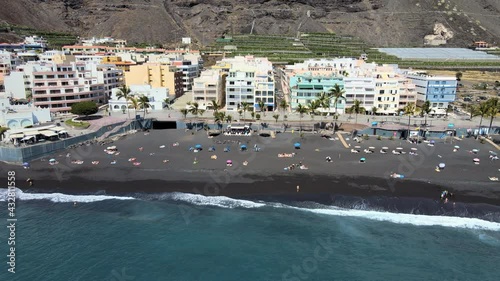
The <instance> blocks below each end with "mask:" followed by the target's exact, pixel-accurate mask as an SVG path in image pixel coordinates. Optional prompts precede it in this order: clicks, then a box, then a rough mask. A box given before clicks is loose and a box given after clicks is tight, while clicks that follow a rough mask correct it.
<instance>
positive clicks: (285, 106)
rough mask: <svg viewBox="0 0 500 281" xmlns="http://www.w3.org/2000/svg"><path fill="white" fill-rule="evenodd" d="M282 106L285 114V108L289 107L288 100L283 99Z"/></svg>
mask: <svg viewBox="0 0 500 281" xmlns="http://www.w3.org/2000/svg"><path fill="white" fill-rule="evenodd" d="M280 108H281V110H283V114H285V110H287V109H288V103H287V102H286V100H281V102H280Z"/></svg>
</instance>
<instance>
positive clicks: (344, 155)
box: [1, 130, 500, 206]
mask: <svg viewBox="0 0 500 281" xmlns="http://www.w3.org/2000/svg"><path fill="white" fill-rule="evenodd" d="M176 142H178V143H179V145H178V146H174V145H173V144H174V143H176ZM296 142H300V143H301V147H300V149H295V148H294V144H295V143H296ZM346 142H347V143H349V144H350V145H351V148H353V147H354V146H358V145H359V146H360V147H361V149H360V150H361V152H360V153H359V154H354V153H351V152H350V149H346V148H345V147H344V146H343V145H342V143H341V142H340V141H339V140H328V139H325V138H321V137H320V136H319V135H308V134H306V135H305V136H304V138H301V137H300V136H299V134H298V133H295V134H291V133H284V134H278V135H277V137H276V138H275V139H273V138H263V137H259V136H250V137H247V136H223V135H221V136H217V137H214V138H208V137H207V135H206V133H205V132H204V131H199V132H196V133H194V134H192V133H191V131H188V132H185V131H184V130H156V131H151V132H150V133H144V132H138V133H136V134H133V135H127V136H125V137H122V138H121V139H119V140H116V141H114V142H113V143H110V144H107V145H104V146H101V145H90V146H82V147H79V148H76V149H71V150H68V151H62V152H59V153H57V154H55V155H53V156H48V157H46V158H45V159H41V160H36V161H33V162H31V163H30V169H23V168H22V167H19V166H12V165H7V164H3V163H2V164H1V167H2V169H3V170H4V171H7V170H16V171H17V173H16V174H17V180H18V187H19V188H21V189H22V190H23V191H25V192H60V193H66V194H94V193H96V192H98V193H106V194H116V195H121V194H130V193H162V192H174V191H179V192H189V193H199V194H204V195H213V196H230V197H234V198H271V197H275V196H279V197H280V198H287V200H295V201H307V200H310V201H316V202H321V201H325V202H328V201H335V198H337V197H338V196H355V197H360V198H375V197H385V198H414V199H416V198H421V199H428V200H433V201H436V200H438V199H439V195H440V193H441V192H442V191H443V190H445V189H446V190H448V191H450V192H453V193H454V194H455V197H454V201H455V202H465V203H487V204H491V205H497V206H500V184H499V182H493V181H490V179H489V177H492V176H494V177H498V176H499V174H500V172H499V168H500V162H499V161H491V160H490V159H489V157H488V156H489V151H490V150H493V149H494V148H493V147H492V146H491V145H489V144H481V143H479V142H478V141H476V140H473V139H464V140H461V141H454V142H453V143H445V142H444V140H436V143H435V145H434V146H428V145H427V144H425V143H421V144H418V145H417V144H410V143H408V142H406V141H402V140H387V139H384V140H377V139H376V138H374V137H371V138H370V139H369V140H363V141H362V142H361V143H355V142H353V141H352V140H346ZM197 144H200V145H201V146H202V147H203V149H202V150H201V151H199V152H193V151H190V150H189V148H190V147H195V146H196V145H197ZM241 144H244V145H246V146H247V150H246V151H241V149H240V147H241ZM255 144H257V146H258V147H259V148H260V151H259V152H255V151H254V150H253V147H254V145H255ZM457 145H458V146H460V148H459V149H458V151H456V152H453V149H454V146H457ZM107 146H116V147H117V150H118V151H119V155H108V154H107V153H105V152H104V149H106V147H107ZM210 146H214V147H215V149H216V150H215V151H214V152H209V151H208V149H209V147H210ZM384 146H385V147H388V148H389V150H388V153H387V154H381V153H380V149H381V147H384ZM141 147H142V150H140V148H141ZM226 147H229V148H230V151H229V152H223V150H224V148H226ZM368 147H375V153H373V154H365V153H364V152H363V150H364V149H365V148H368ZM397 147H401V148H402V150H403V151H405V152H407V153H406V154H404V155H393V154H392V153H391V151H392V150H394V149H396V148H397ZM411 148H416V149H417V150H416V151H415V152H416V153H417V154H418V155H409V152H410V151H411ZM473 149H478V150H479V151H478V152H477V154H475V153H471V151H472V150H473ZM68 153H69V157H67V156H68V155H67V154H68ZM280 153H287V154H291V153H295V156H294V157H293V158H279V157H278V154H280ZM213 155H217V159H216V160H214V159H211V156H213ZM327 156H330V157H331V158H332V162H331V163H330V162H326V161H325V157H327ZM362 157H364V158H366V162H365V163H360V162H359V160H360V158H362ZM51 158H54V159H55V160H57V161H58V162H59V163H58V164H57V165H49V161H48V160H49V159H51ZM131 158H135V160H132V159H131ZM474 158H479V159H480V163H481V164H479V165H476V164H474V163H473V161H472V159H474ZM75 160H82V161H84V162H83V164H80V165H79V164H75V163H72V161H75ZM114 160H116V164H111V162H112V161H114ZM129 160H131V161H129ZM227 160H231V161H232V163H233V166H231V167H227V166H226V161H227ZM93 161H99V163H98V164H97V165H94V164H92V162H93ZM244 161H247V162H248V164H247V165H243V162H244ZM134 162H136V163H140V165H137V166H135V165H134V164H133V163H134ZM195 162H196V163H195ZM299 163H301V164H303V165H305V166H306V167H307V168H308V169H300V168H299V167H298V164H299ZM439 163H445V164H446V167H445V169H443V170H441V171H440V172H436V171H435V168H436V166H437V165H438V164H439ZM292 164H297V167H296V168H295V169H293V170H284V168H285V167H288V166H290V165H292ZM392 173H399V174H403V175H404V176H405V177H404V179H392V178H390V176H389V175H390V174H392ZM28 178H31V179H32V180H33V182H34V185H33V187H30V186H29V185H28V183H27V182H26V179H28ZM297 186H299V187H300V190H299V192H297Z"/></svg>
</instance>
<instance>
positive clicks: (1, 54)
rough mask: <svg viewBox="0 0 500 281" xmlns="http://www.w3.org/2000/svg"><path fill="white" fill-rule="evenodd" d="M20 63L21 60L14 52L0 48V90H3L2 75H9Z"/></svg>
mask: <svg viewBox="0 0 500 281" xmlns="http://www.w3.org/2000/svg"><path fill="white" fill-rule="evenodd" d="M20 64H21V61H20V60H19V58H18V57H17V56H16V55H15V54H14V53H10V52H6V51H1V50H0V92H3V91H4V89H5V87H4V76H5V75H9V73H10V72H11V71H12V70H13V69H15V68H16V66H18V65H20Z"/></svg>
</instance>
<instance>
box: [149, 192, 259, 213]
mask: <svg viewBox="0 0 500 281" xmlns="http://www.w3.org/2000/svg"><path fill="white" fill-rule="evenodd" d="M153 198H154V199H157V200H173V201H182V202H187V203H190V204H194V205H199V206H215V207H221V208H228V209H233V208H245V209H253V208H260V207H264V206H266V204H265V203H257V202H253V201H249V200H241V199H233V198H229V197H226V196H204V195H200V194H190V193H182V192H173V193H163V194H160V195H156V196H154V197H153Z"/></svg>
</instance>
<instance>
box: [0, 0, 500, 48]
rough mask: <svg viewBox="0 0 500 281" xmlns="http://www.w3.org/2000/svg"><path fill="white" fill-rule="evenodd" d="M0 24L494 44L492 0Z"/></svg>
mask: <svg viewBox="0 0 500 281" xmlns="http://www.w3.org/2000/svg"><path fill="white" fill-rule="evenodd" d="M0 4H1V6H2V9H0V21H5V22H9V23H13V24H19V25H27V26H31V27H35V28H38V29H44V30H57V31H71V32H74V33H77V34H79V35H81V36H113V37H116V38H124V39H127V40H129V41H131V42H155V43H163V42H178V41H180V38H181V37H192V38H193V39H194V40H195V41H198V42H201V43H208V42H210V40H213V39H214V38H216V37H218V36H220V35H222V34H223V33H235V34H238V33H247V34H248V33H250V32H253V33H254V34H290V35H295V34H296V33H297V31H302V32H335V33H338V34H345V35H353V36H357V37H360V38H361V39H363V40H365V41H366V42H368V43H371V44H373V45H377V46H420V45H422V44H423V38H424V36H425V35H428V34H432V32H433V28H434V26H435V24H436V23H441V24H443V25H444V26H445V27H446V28H447V29H449V30H451V31H452V32H453V34H454V37H453V38H452V39H450V40H449V41H448V42H449V43H448V45H450V46H464V45H466V44H469V43H470V42H471V41H474V40H483V41H488V42H490V43H493V42H500V1H498V0H287V1H282V0H279V1H278V0H247V1H231V0H168V1H167V0H16V1H11V0H0Z"/></svg>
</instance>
